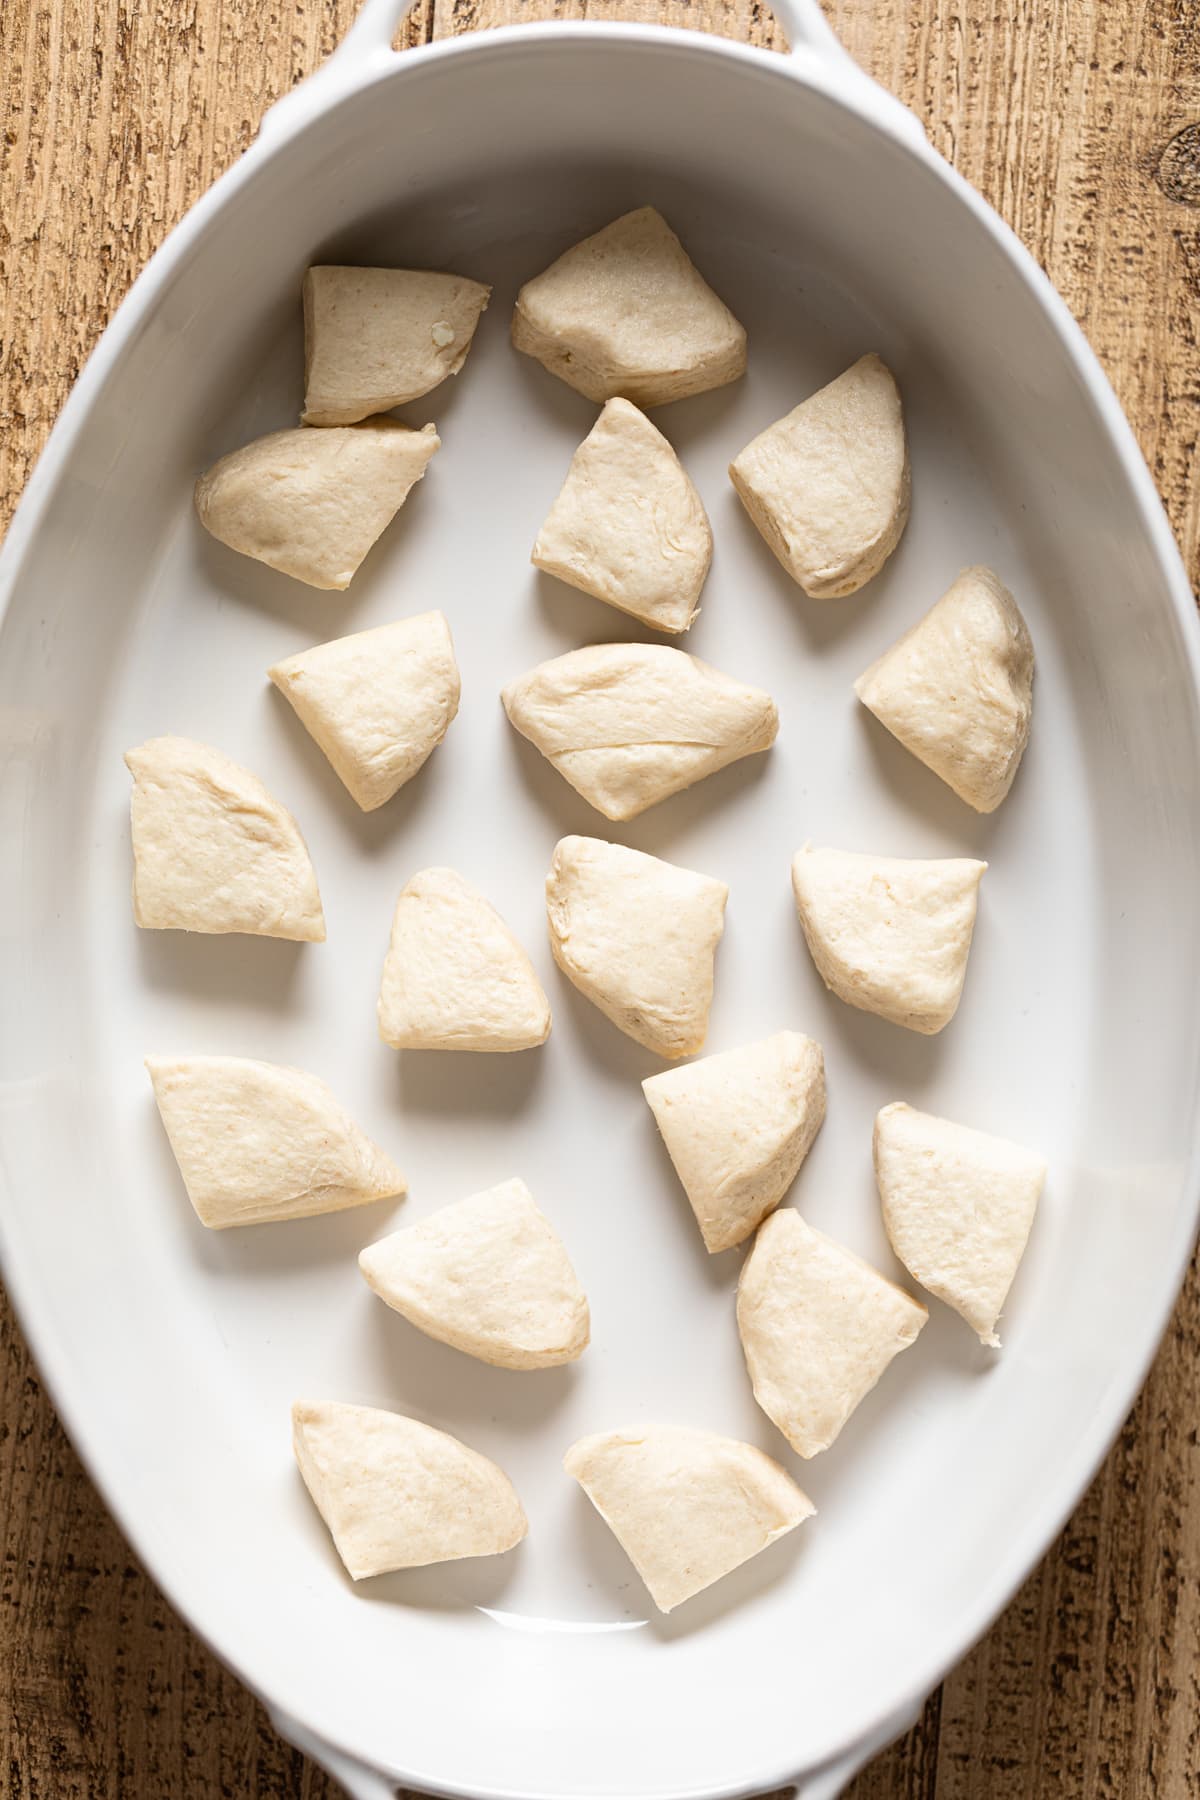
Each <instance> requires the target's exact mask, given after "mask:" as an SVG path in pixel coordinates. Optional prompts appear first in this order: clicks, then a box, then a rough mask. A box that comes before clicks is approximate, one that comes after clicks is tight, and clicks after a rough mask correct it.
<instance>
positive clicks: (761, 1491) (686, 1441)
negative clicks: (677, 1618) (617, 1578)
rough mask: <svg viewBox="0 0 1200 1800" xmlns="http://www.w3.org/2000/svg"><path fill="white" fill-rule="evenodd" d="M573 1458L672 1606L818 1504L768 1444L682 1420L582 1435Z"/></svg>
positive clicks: (641, 1570) (603, 1511) (661, 1603)
mask: <svg viewBox="0 0 1200 1800" xmlns="http://www.w3.org/2000/svg"><path fill="white" fill-rule="evenodd" d="M563 1467H564V1468H565V1469H566V1471H567V1474H568V1475H572V1476H574V1478H575V1480H576V1481H578V1482H579V1484H580V1486H581V1487H582V1488H583V1490H584V1492H585V1493H586V1495H587V1497H588V1499H589V1500H590V1501H591V1503H592V1505H593V1506H594V1507H595V1508H596V1511H597V1512H598V1513H599V1514H600V1516H601V1518H602V1519H603V1520H604V1522H605V1524H606V1525H607V1526H608V1527H609V1529H610V1530H611V1531H612V1533H613V1535H614V1536H615V1537H616V1539H617V1540H618V1542H619V1543H620V1545H621V1548H622V1549H623V1550H624V1551H625V1553H626V1555H627V1556H628V1557H629V1560H630V1562H631V1563H632V1564H633V1566H634V1568H635V1569H636V1570H637V1572H638V1574H639V1575H640V1576H641V1578H642V1580H643V1581H644V1582H645V1584H646V1587H647V1588H648V1589H649V1592H650V1598H651V1599H652V1600H653V1601H654V1604H655V1606H657V1607H658V1609H659V1611H660V1612H664V1613H667V1612H672V1611H673V1610H674V1608H675V1607H677V1606H681V1605H682V1604H683V1602H684V1601H685V1600H690V1599H691V1598H692V1596H693V1594H698V1593H700V1592H701V1591H702V1590H703V1589H704V1588H706V1587H711V1586H712V1584H713V1582H714V1581H720V1579H721V1577H722V1576H723V1575H728V1574H729V1573H730V1572H731V1570H733V1569H737V1568H740V1567H741V1565H742V1563H744V1562H748V1561H749V1560H750V1558H751V1557H752V1556H757V1555H758V1553H759V1551H760V1550H765V1549H766V1548H767V1547H768V1545H770V1544H773V1543H774V1542H775V1541H776V1539H777V1538H781V1537H784V1536H786V1534H787V1533H788V1532H789V1531H794V1530H795V1528H796V1526H797V1525H801V1524H803V1522H804V1520H805V1519H807V1518H810V1517H811V1516H812V1514H813V1512H814V1511H815V1510H816V1509H815V1507H814V1506H813V1504H812V1502H811V1500H809V1498H808V1496H807V1495H806V1494H803V1493H801V1491H800V1489H799V1488H798V1487H797V1486H796V1483H795V1482H794V1481H793V1480H792V1478H791V1476H790V1475H788V1474H787V1473H786V1472H785V1471H784V1470H783V1469H781V1468H780V1466H779V1464H778V1463H777V1462H772V1460H771V1458H770V1457H769V1456H764V1455H763V1453H762V1451H761V1450H756V1449H755V1448H754V1446H753V1445H751V1444H742V1443H739V1442H738V1441H737V1440H736V1439H734V1438H726V1437H718V1436H717V1435H716V1433H715V1432H711V1431H693V1430H690V1429H689V1428H687V1427H685V1426H682V1425H643V1426H639V1427H635V1428H634V1429H632V1430H628V1431H608V1432H601V1433H598V1434H597V1435H595V1436H594V1437H585V1438H581V1439H580V1441H579V1442H578V1443H577V1444H573V1445H572V1446H571V1448H570V1449H569V1450H568V1451H567V1454H566V1457H565V1458H564V1460H563Z"/></svg>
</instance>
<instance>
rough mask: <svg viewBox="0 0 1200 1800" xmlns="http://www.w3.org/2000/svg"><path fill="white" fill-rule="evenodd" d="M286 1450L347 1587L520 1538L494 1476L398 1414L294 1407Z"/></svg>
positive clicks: (516, 1507) (516, 1513) (505, 1492)
mask: <svg viewBox="0 0 1200 1800" xmlns="http://www.w3.org/2000/svg"><path fill="white" fill-rule="evenodd" d="M292 1448H293V1449H294V1450H295V1452H296V1461H297V1463H298V1464H299V1465H300V1473H301V1475H302V1476H303V1477H304V1485H305V1487H306V1488H307V1489H308V1491H309V1493H310V1494H311V1495H312V1498H313V1503H314V1505H315V1506H316V1509H317V1511H318V1512H319V1513H320V1515H321V1517H322V1518H323V1519H324V1521H325V1523H326V1525H328V1527H329V1532H330V1536H331V1537H332V1538H333V1541H334V1545H335V1547H336V1549H337V1553H338V1555H339V1556H340V1557H341V1559H342V1561H343V1562H344V1563H345V1565H346V1568H347V1571H348V1572H349V1574H350V1575H351V1576H352V1577H353V1579H354V1580H355V1581H362V1580H363V1579H364V1577H365V1576H368V1575H386V1574H387V1572H388V1570H389V1569H419V1568H422V1567H424V1565H425V1564H426V1563H440V1562H455V1561H457V1560H458V1558H459V1557H463V1556H500V1555H501V1554H502V1553H503V1552H504V1551H505V1550H511V1549H512V1548H513V1545H514V1544H519V1543H520V1542H521V1539H522V1538H523V1537H524V1536H525V1534H526V1532H527V1531H528V1529H529V1525H528V1522H527V1520H526V1518H525V1514H524V1511H523V1510H522V1507H521V1502H520V1501H519V1500H518V1499H517V1495H516V1491H515V1489H514V1488H513V1484H512V1482H511V1481H510V1480H509V1479H508V1476H507V1475H506V1474H505V1473H504V1471H503V1469H498V1468H497V1467H496V1465H495V1463H494V1462H489V1461H488V1459H487V1457H486V1456H481V1455H480V1454H479V1452H478V1450H471V1449H469V1448H468V1447H467V1445H466V1444H463V1443H460V1442H459V1440H458V1439H457V1438H454V1437H451V1436H450V1435H449V1433H448V1432H445V1431H435V1430H434V1429H433V1427H432V1426H431V1425H422V1424H421V1423H420V1422H419V1421H418V1420H416V1419H406V1418H405V1417H404V1416H403V1415H402V1414H401V1413H392V1412H382V1411H380V1410H379V1408H378V1407H374V1406H346V1405H344V1404H342V1403H340V1402H338V1401H335V1400H298V1401H297V1402H296V1404H295V1406H293V1408H292Z"/></svg>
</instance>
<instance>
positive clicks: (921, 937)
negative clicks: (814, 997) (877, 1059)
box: [792, 844, 987, 1036]
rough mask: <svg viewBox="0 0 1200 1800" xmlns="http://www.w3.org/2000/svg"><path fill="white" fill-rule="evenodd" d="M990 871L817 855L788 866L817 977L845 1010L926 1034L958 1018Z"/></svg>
mask: <svg viewBox="0 0 1200 1800" xmlns="http://www.w3.org/2000/svg"><path fill="white" fill-rule="evenodd" d="M986 868H987V864H986V863H983V862H974V861H972V860H970V859H968V858H966V857H955V858H949V859H944V860H942V861H935V860H930V861H907V860H900V859H899V858H896V857H887V856H856V855H853V854H852V853H851V852H849V851H846V850H817V849H814V848H813V846H812V845H811V844H806V845H805V846H804V848H803V849H802V850H801V851H799V852H798V853H797V855H796V857H795V859H794V861H793V863H792V888H793V891H794V893H795V896H796V911H797V913H798V914H799V917H800V924H801V926H802V928H803V931H804V936H805V939H806V941H807V943H808V948H809V952H810V954H811V956H812V959H813V961H814V962H815V963H816V965H817V969H818V972H819V973H820V976H821V979H822V980H823V981H824V983H825V985H826V987H827V988H829V990H830V992H831V993H834V994H836V995H837V997H838V999H839V1000H844V1001H845V1002H846V1004H847V1005H848V1006H857V1007H858V1008H860V1010H861V1011H863V1012H872V1013H876V1014H878V1016H879V1017H880V1018H881V1019H889V1020H890V1021H891V1022H892V1024H893V1025H905V1026H907V1027H908V1029H909V1030H910V1031H920V1032H923V1033H924V1034H925V1035H926V1036H932V1035H933V1033H934V1032H938V1031H941V1030H942V1029H943V1027H944V1026H946V1025H948V1024H949V1023H950V1021H951V1019H952V1018H953V1017H954V1014H955V1013H956V1011H957V1010H958V1003H959V1000H960V999H961V997H962V989H963V982H964V980H965V979H966V973H967V957H968V956H969V955H970V951H971V937H972V934H973V932H974V930H975V910H976V905H977V902H978V897H979V883H980V881H981V880H982V879H983V874H984V871H985V869H986Z"/></svg>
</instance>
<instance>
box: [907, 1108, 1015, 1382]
mask: <svg viewBox="0 0 1200 1800" xmlns="http://www.w3.org/2000/svg"><path fill="white" fill-rule="evenodd" d="M875 1179H876V1181H877V1182H878V1184H879V1198H880V1201H881V1202H882V1205H883V1222H884V1225H885V1226H886V1228H887V1234H888V1237H889V1238H890V1240H891V1245H892V1249H893V1250H894V1251H895V1252H896V1255H897V1256H898V1257H899V1258H900V1261H901V1262H902V1263H903V1264H904V1266H905V1268H906V1269H907V1270H908V1272H909V1274H910V1275H911V1276H912V1277H913V1279H914V1280H915V1281H919V1282H920V1284H921V1286H922V1287H923V1288H928V1289H929V1292H930V1293H931V1294H936V1295H937V1297H938V1299H939V1300H944V1301H945V1302H946V1304H947V1306H952V1307H953V1308H954V1310H955V1312H957V1313H961V1314H962V1316H963V1318H964V1319H965V1320H966V1321H967V1324H968V1325H969V1326H970V1327H971V1329H972V1330H973V1331H975V1332H977V1333H978V1336H979V1341H980V1342H981V1343H983V1344H987V1345H988V1346H989V1347H990V1348H992V1349H994V1350H997V1349H999V1347H1000V1339H999V1338H998V1337H997V1336H996V1321H997V1320H998V1319H999V1317H1000V1312H1001V1309H1002V1307H1003V1306H1004V1302H1005V1300H1006V1299H1007V1298H1008V1290H1009V1288H1010V1287H1011V1286H1012V1283H1013V1277H1014V1276H1015V1275H1016V1272H1017V1269H1018V1267H1019V1265H1020V1261H1021V1258H1022V1256H1023V1255H1024V1253H1025V1245H1026V1243H1027V1242H1028V1241H1029V1233H1030V1230H1031V1228H1032V1226H1033V1219H1034V1214H1035V1213H1036V1212H1037V1205H1038V1200H1039V1199H1040V1197H1041V1192H1042V1186H1043V1183H1044V1182H1045V1179H1046V1164H1045V1161H1044V1160H1043V1158H1042V1157H1040V1156H1038V1155H1036V1154H1035V1152H1033V1151H1032V1150H1023V1149H1022V1148H1021V1146H1020V1145H1019V1144H1011V1143H1009V1142H1008V1140H1007V1139H1006V1138H998V1137H989V1136H988V1135H987V1134H986V1133H985V1132H982V1131H972V1130H970V1129H969V1127H967V1126H966V1125H955V1124H952V1123H951V1121H950V1120H949V1119H938V1118H934V1117H933V1116H932V1115H931V1114H930V1113H923V1112H916V1111H915V1110H914V1109H913V1108H912V1107H911V1106H906V1105H904V1103H903V1102H902V1101H897V1102H896V1103H895V1104H894V1105H892V1106H885V1107H884V1108H883V1110H882V1111H881V1112H880V1113H879V1114H878V1116H877V1118H876V1120H875Z"/></svg>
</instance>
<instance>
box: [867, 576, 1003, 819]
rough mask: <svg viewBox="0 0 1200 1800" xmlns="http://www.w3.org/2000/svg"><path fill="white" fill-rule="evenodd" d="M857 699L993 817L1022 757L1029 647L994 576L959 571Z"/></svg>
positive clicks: (872, 671)
mask: <svg viewBox="0 0 1200 1800" xmlns="http://www.w3.org/2000/svg"><path fill="white" fill-rule="evenodd" d="M854 691H855V693H856V694H857V695H858V697H859V699H860V700H861V701H862V703H863V705H864V706H865V707H867V708H868V710H869V711H871V712H873V713H874V714H875V717H876V718H877V719H878V720H879V722H880V724H881V725H884V726H886V727H887V729H888V730H889V731H890V732H891V734H892V736H893V737H894V738H898V739H899V740H900V742H901V743H902V744H903V745H904V748H905V749H906V750H911V751H912V753H913V755H914V756H917V757H919V758H920V760H921V761H922V762H923V763H924V764H925V766H926V768H929V769H932V770H933V772H934V774H935V775H940V776H941V778H942V780H943V781H944V782H945V783H946V785H947V786H948V787H952V788H953V789H954V792H955V793H956V794H957V795H958V797H959V799H960V800H965V801H966V803H967V805H968V806H973V807H974V808H975V811H976V812H980V813H990V812H995V810H996V808H997V807H998V806H999V804H1000V802H1001V801H1002V800H1003V799H1004V796H1005V795H1006V794H1007V793H1008V790H1009V788H1010V787H1011V786H1012V784H1013V778H1014V776H1015V775H1016V773H1017V769H1018V767H1019V766H1020V762H1021V758H1022V756H1024V754H1025V746H1026V744H1027V743H1028V742H1029V721H1030V717H1031V715H1032V711H1033V644H1032V643H1031V642H1030V638H1029V631H1028V629H1027V627H1026V624H1025V621H1024V619H1023V618H1022V617H1021V614H1020V611H1019V609H1018V607H1017V603H1016V601H1015V600H1014V599H1013V597H1012V595H1011V594H1010V593H1009V591H1008V589H1007V588H1006V587H1005V585H1004V583H1003V582H1002V581H1001V580H1000V578H999V577H998V576H997V575H993V574H992V571H991V570H990V569H981V568H976V569H964V570H963V572H962V574H961V575H960V576H959V577H958V580H957V581H956V582H955V583H954V585H953V586H952V587H951V588H949V589H948V590H947V592H946V593H944V594H943V595H942V597H941V599H940V600H939V601H938V602H937V604H936V605H935V606H934V607H932V608H931V609H930V611H929V612H927V613H926V614H925V617H924V618H923V619H922V620H921V621H920V623H919V624H916V625H914V626H913V628H912V630H911V631H907V632H905V634H904V636H903V637H902V638H901V639H900V640H899V642H898V643H896V644H893V645H892V648H891V649H890V650H886V651H885V652H884V654H883V655H882V656H881V657H880V658H879V660H878V662H874V663H872V664H871V667H870V668H869V669H868V670H867V671H866V673H865V674H863V675H860V676H859V678H858V680H857V681H856V682H855V684H854Z"/></svg>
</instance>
